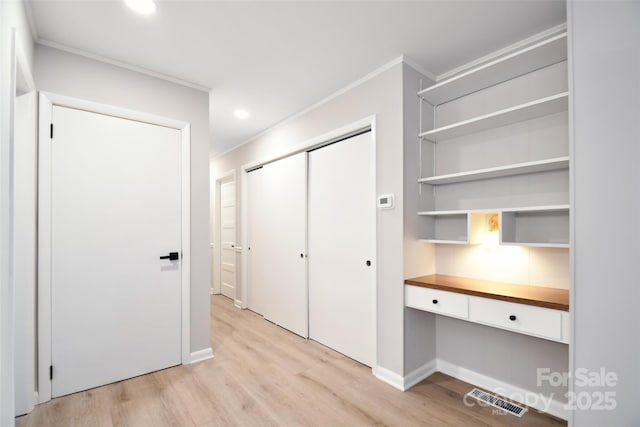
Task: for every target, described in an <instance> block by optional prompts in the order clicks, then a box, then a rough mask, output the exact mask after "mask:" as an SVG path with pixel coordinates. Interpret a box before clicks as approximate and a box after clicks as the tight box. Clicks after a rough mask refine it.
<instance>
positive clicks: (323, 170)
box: [309, 133, 376, 366]
mask: <svg viewBox="0 0 640 427" xmlns="http://www.w3.org/2000/svg"><path fill="white" fill-rule="evenodd" d="M373 164H374V163H373V144H372V139H371V133H365V134H362V135H358V136H355V137H353V138H349V139H347V140H344V141H341V142H339V143H336V144H332V145H329V146H327V147H323V148H320V149H318V150H315V151H312V152H310V153H309V336H310V338H311V339H313V340H316V341H318V342H320V343H322V344H325V345H326V346H328V347H331V348H333V349H334V350H337V351H339V352H341V353H343V354H345V355H347V356H349V357H351V358H353V359H355V360H357V361H359V362H361V363H364V364H365V365H368V366H372V364H373V362H374V355H375V353H374V352H375V348H374V346H375V315H374V310H375V305H374V304H375V292H376V289H375V283H376V281H375V274H374V271H375V270H374V268H373V262H374V257H375V184H374V182H375V181H374V175H373Z"/></svg>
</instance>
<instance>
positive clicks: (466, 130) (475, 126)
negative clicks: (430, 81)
mask: <svg viewBox="0 0 640 427" xmlns="http://www.w3.org/2000/svg"><path fill="white" fill-rule="evenodd" d="M568 99H569V94H568V93H567V92H563V93H559V94H556V95H552V96H548V97H546V98H541V99H536V100H535V101H531V102H526V103H524V104H520V105H516V106H515V107H509V108H505V109H504V110H499V111H495V112H493V113H489V114H485V115H483V116H479V117H474V118H471V119H468V120H464V121H462V122H457V123H453V124H450V125H447V126H443V127H439V128H436V129H433V130H430V131H426V132H422V133H420V135H419V136H420V138H424V139H428V140H430V141H434V142H435V141H440V140H443V139H451V138H457V137H460V136H464V135H469V134H472V133H475V132H481V131H483V130H487V129H494V128H498V127H501V126H507V125H510V124H514V123H518V122H523V121H525V120H531V119H535V118H538V117H542V116H548V115H551V114H555V113H559V112H561V111H567V108H568Z"/></svg>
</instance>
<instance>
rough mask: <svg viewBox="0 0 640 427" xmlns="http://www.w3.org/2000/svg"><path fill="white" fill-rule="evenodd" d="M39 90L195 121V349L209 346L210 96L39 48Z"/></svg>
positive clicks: (193, 247) (37, 63)
mask: <svg viewBox="0 0 640 427" xmlns="http://www.w3.org/2000/svg"><path fill="white" fill-rule="evenodd" d="M35 77H36V82H37V85H38V89H39V90H42V91H47V92H52V93H56V94H61V95H66V96H71V97H75V98H80V99H85V100H89V101H93V102H99V103H103V104H109V105H115V106H118V107H123V108H127V109H131V110H136V111H141V112H145V113H150V114H155V115H159V116H164V117H168V118H172V119H176V120H182V121H185V122H189V123H191V351H192V352H195V351H199V350H204V349H208V348H209V347H210V343H209V275H210V266H209V261H210V257H209V161H208V159H209V118H208V109H209V107H208V106H209V95H208V94H207V93H205V92H200V91H197V90H194V89H191V88H187V87H184V86H180V85H177V84H174V83H170V82H167V81H164V80H160V79H157V78H155V77H149V76H147V75H144V74H140V73H137V72H134V71H130V70H126V69H123V68H119V67H116V66H113V65H110V64H105V63H102V62H98V61H95V60H93V59H88V58H85V57H81V56H78V55H74V54H71V53H68V52H63V51H60V50H57V49H52V48H49V47H45V46H40V45H38V46H36V51H35Z"/></svg>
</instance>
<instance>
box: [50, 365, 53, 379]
mask: <svg viewBox="0 0 640 427" xmlns="http://www.w3.org/2000/svg"><path fill="white" fill-rule="evenodd" d="M49 379H50V380H52V379H53V365H49Z"/></svg>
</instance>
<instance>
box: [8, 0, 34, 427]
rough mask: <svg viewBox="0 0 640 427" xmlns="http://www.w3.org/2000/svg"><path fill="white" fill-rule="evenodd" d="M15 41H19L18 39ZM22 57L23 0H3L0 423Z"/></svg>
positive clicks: (26, 35) (25, 43)
mask: <svg viewBox="0 0 640 427" xmlns="http://www.w3.org/2000/svg"><path fill="white" fill-rule="evenodd" d="M14 40H15V42H14ZM16 60H18V61H19V62H20V63H21V64H22V67H23V69H24V72H25V73H27V74H30V73H31V70H32V63H33V39H32V37H31V30H30V28H29V25H28V22H27V18H26V14H25V10H24V5H23V3H22V2H21V1H14V0H9V1H1V2H0V426H2V427H4V426H10V425H13V423H14V420H13V416H14V379H13V375H14V374H13V370H14V365H13V352H14V338H13V314H14V303H13V298H14V297H13V283H12V281H13V274H12V262H13V261H12V243H13V242H12V241H13V233H12V222H13V218H12V215H13V214H12V212H13V195H12V193H13V183H12V168H13V160H12V157H13V154H12V151H13V149H12V146H13V118H14V95H15V85H16V81H15V71H16Z"/></svg>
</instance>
